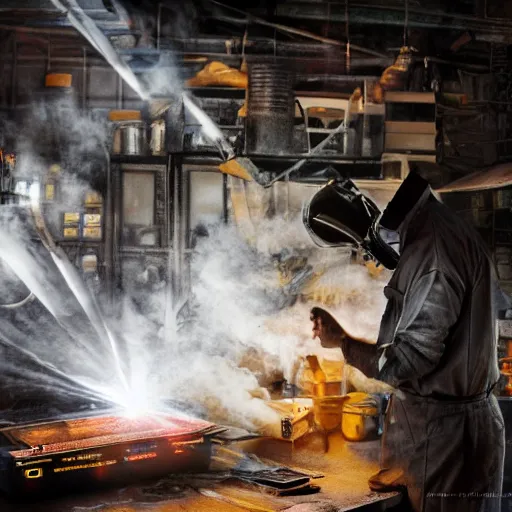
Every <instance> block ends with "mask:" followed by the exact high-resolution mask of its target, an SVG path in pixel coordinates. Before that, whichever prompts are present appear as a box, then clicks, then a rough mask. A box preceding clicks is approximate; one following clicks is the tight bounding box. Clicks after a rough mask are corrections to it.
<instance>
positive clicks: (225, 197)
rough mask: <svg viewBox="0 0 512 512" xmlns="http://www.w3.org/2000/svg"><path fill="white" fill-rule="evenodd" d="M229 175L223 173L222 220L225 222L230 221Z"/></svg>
mask: <svg viewBox="0 0 512 512" xmlns="http://www.w3.org/2000/svg"><path fill="white" fill-rule="evenodd" d="M228 193H229V191H228V175H227V174H223V175H222V220H223V221H224V224H228V222H229V211H228Z"/></svg>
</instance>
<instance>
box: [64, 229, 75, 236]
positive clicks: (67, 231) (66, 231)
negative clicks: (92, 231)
mask: <svg viewBox="0 0 512 512" xmlns="http://www.w3.org/2000/svg"><path fill="white" fill-rule="evenodd" d="M64 238H78V228H75V227H73V228H64Z"/></svg>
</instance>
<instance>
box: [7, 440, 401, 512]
mask: <svg viewBox="0 0 512 512" xmlns="http://www.w3.org/2000/svg"><path fill="white" fill-rule="evenodd" d="M329 440H330V442H329V450H328V452H327V453H324V447H323V439H322V437H321V436H316V435H310V436H307V438H304V439H299V440H298V441H296V442H295V443H293V444H292V443H291V442H286V441H280V440H274V439H257V440H251V441H244V442H240V443H235V444H233V445H228V446H226V447H219V448H218V450H220V451H219V454H220V455H222V454H221V451H222V450H223V449H226V450H229V451H239V450H243V452H246V453H253V454H256V455H257V456H258V457H260V459H263V460H270V461H273V462H275V463H277V464H282V465H285V466H288V467H291V468H294V469H298V470H302V471H305V472H307V473H308V474H311V475H315V476H316V475H318V474H322V475H323V478H319V479H314V480H313V483H315V484H316V485H318V486H320V487H321V489H320V491H319V492H317V493H315V494H310V495H299V496H283V497H280V496H273V495H270V494H267V493H264V492H262V491H261V490H258V489H257V488H248V487H244V486H241V485H240V484H239V483H237V481H216V480H215V476H214V475H215V470H216V469H218V468H216V463H215V460H214V462H213V463H212V478H211V480H208V479H207V480H198V479H197V478H195V477H194V476H193V475H190V476H186V477H185V476H177V477H169V478H164V479H161V480H159V481H158V482H155V481H153V482H141V483H140V484H137V485H131V486H129V487H125V488H122V489H104V490H87V492H86V493H83V494H80V495H73V496H61V497H57V498H53V499H51V500H45V501H39V502H37V503H27V504H24V503H7V502H5V501H3V500H2V498H0V510H2V512H87V511H91V512H93V511H94V512H142V511H144V512H173V511H180V512H183V511H186V512H201V511H204V512H213V511H219V512H247V511H255V512H271V511H285V510H286V511H287V512H327V511H329V512H335V511H336V512H344V511H352V510H357V511H360V512H377V511H383V510H388V509H389V508H391V507H393V506H396V505H397V504H398V503H399V502H400V500H401V496H400V494H399V493H385V494H378V493H374V492H371V491H370V489H369V487H368V483H367V482H368V478H369V477H370V476H371V475H372V474H374V473H376V472H377V470H378V469H379V463H378V460H379V455H380V453H379V452H380V443H379V441H378V440H372V441H363V442H359V443H350V442H347V441H345V440H344V439H343V438H342V436H341V434H338V433H336V434H332V435H331V436H330V438H329ZM214 459H215V457H214Z"/></svg>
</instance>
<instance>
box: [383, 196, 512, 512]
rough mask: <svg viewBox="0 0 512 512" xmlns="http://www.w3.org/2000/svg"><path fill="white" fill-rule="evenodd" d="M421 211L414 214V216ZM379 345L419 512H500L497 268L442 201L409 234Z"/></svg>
mask: <svg viewBox="0 0 512 512" xmlns="http://www.w3.org/2000/svg"><path fill="white" fill-rule="evenodd" d="M411 213H412V212H411ZM385 294H386V296H387V298H388V303H387V307H386V310H385V312H384V315H383V317H382V322H381V328H380V333H379V338H378V341H377V346H378V350H379V353H381V352H382V351H383V349H384V348H385V347H386V346H387V348H385V356H386V359H387V360H386V362H385V364H384V366H383V367H382V369H381V371H380V372H379V375H378V378H379V379H380V380H383V381H384V382H387V383H388V384H390V385H392V386H393V387H395V388H398V389H399V390H401V391H402V393H401V394H396V395H395V400H394V403H393V408H392V410H393V413H392V416H393V418H394V419H395V422H394V423H393V424H391V426H390V427H391V428H390V430H389V432H388V441H387V444H388V445H389V447H390V448H391V449H390V450H389V453H390V454H391V456H390V457H391V459H390V461H388V462H387V463H386V465H389V464H391V465H398V466H399V467H401V468H402V469H403V471H404V483H405V485H406V486H407V491H408V496H409V499H410V502H411V505H412V509H413V510H414V511H415V512H498V511H499V510H500V498H499V493H500V492H501V486H502V478H503V476H502V475H503V463H504V448H505V438H504V424H503V417H502V415H501V412H500V409H499V407H498V403H497V400H496V398H495V397H494V396H493V395H492V394H490V395H489V394H488V393H489V392H490V390H491V389H492V387H493V385H494V384H495V383H496V382H497V380H498V377H499V371H498V362H497V339H496V335H495V322H496V317H495V312H494V307H493V298H494V297H493V296H494V278H493V267H492V264H491V261H490V259H489V257H488V255H487V253H486V248H485V246H484V244H483V241H482V240H481V239H480V237H479V236H478V234H477V233H476V232H475V231H473V228H472V227H471V226H469V225H466V224H465V223H464V221H462V219H460V218H459V217H458V216H457V215H456V214H455V213H454V212H452V211H450V210H449V209H448V208H447V207H445V206H444V205H443V204H441V203H440V202H438V201H437V200H436V199H435V198H434V197H433V196H432V195H430V196H429V197H427V199H426V200H425V201H424V202H423V204H421V205H420V207H419V208H418V209H417V210H416V212H414V214H413V215H412V216H411V218H409V219H407V225H406V227H405V229H403V231H402V232H401V251H400V261H399V263H398V266H397V268H396V270H395V272H394V274H393V276H392V278H391V280H390V282H389V285H388V286H387V287H386V289H385Z"/></svg>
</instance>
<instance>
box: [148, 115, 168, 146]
mask: <svg viewBox="0 0 512 512" xmlns="http://www.w3.org/2000/svg"><path fill="white" fill-rule="evenodd" d="M150 147H151V153H152V154H153V155H163V154H164V153H165V121H164V120H163V119H159V120H158V121H154V122H153V124H152V125H151V142H150Z"/></svg>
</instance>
